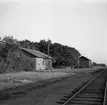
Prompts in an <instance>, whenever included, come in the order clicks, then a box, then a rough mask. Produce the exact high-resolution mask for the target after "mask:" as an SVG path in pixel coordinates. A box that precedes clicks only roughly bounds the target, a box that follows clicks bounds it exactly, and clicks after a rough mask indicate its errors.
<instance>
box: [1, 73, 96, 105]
mask: <svg viewBox="0 0 107 105" xmlns="http://www.w3.org/2000/svg"><path fill="white" fill-rule="evenodd" d="M93 76H94V75H92V74H91V73H89V74H87V73H80V74H77V75H75V76H71V77H68V78H66V79H64V80H63V81H58V82H55V83H53V84H49V85H45V86H44V87H40V88H36V89H32V90H29V91H26V92H24V93H23V94H16V95H14V96H13V97H10V98H8V99H6V100H3V101H0V105H60V104H59V102H60V99H61V98H63V96H64V95H66V94H69V93H71V92H72V91H73V90H75V89H76V88H78V87H79V86H80V85H82V84H83V83H84V82H87V81H89V80H90V79H91V78H93Z"/></svg>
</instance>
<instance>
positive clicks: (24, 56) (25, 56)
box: [16, 50, 36, 70]
mask: <svg viewBox="0 0 107 105" xmlns="http://www.w3.org/2000/svg"><path fill="white" fill-rule="evenodd" d="M16 55H17V56H18V57H21V58H22V59H24V60H29V61H31V62H32V63H33V70H35V69H36V68H35V58H34V57H33V56H31V55H30V54H28V53H26V52H23V51H21V50H18V51H17V52H16Z"/></svg>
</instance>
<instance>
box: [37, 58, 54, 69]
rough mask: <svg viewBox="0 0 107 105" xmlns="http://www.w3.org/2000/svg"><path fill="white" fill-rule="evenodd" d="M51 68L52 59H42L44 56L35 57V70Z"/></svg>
mask: <svg viewBox="0 0 107 105" xmlns="http://www.w3.org/2000/svg"><path fill="white" fill-rule="evenodd" d="M48 68H49V69H52V60H51V59H49V63H48V59H44V58H36V70H48Z"/></svg>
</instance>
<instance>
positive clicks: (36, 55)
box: [22, 48, 52, 59]
mask: <svg viewBox="0 0 107 105" xmlns="http://www.w3.org/2000/svg"><path fill="white" fill-rule="evenodd" d="M22 50H24V51H25V52H28V53H30V54H31V55H33V56H35V57H38V58H50V59H52V57H50V56H48V55H46V54H44V53H42V52H40V51H38V50H32V49H27V48H22Z"/></svg>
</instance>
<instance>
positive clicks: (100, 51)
mask: <svg viewBox="0 0 107 105" xmlns="http://www.w3.org/2000/svg"><path fill="white" fill-rule="evenodd" d="M4 35H9V36H14V38H17V39H18V40H24V39H28V40H30V41H37V42H38V41H40V40H41V39H46V40H47V39H48V38H49V39H51V40H52V42H53V43H54V42H57V43H61V44H63V45H68V46H71V47H75V48H76V49H77V50H79V52H80V53H81V54H82V55H84V56H86V57H88V58H89V59H91V60H93V61H95V62H98V63H99V62H101V63H106V64H107V47H106V46H107V1H106V0H0V36H4Z"/></svg>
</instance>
